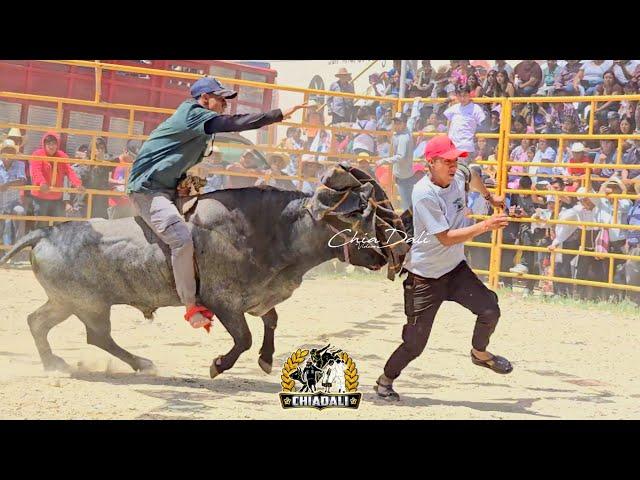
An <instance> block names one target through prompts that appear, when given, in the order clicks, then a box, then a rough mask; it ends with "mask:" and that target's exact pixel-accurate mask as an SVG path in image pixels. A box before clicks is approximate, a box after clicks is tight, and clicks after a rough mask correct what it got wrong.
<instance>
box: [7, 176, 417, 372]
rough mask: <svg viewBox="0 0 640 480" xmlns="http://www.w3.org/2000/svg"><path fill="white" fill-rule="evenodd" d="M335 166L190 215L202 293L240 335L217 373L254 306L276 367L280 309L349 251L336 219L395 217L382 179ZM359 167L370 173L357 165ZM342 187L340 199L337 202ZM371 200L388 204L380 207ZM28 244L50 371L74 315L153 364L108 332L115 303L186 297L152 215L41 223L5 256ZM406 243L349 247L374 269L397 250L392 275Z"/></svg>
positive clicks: (115, 349) (240, 348) (38, 325)
mask: <svg viewBox="0 0 640 480" xmlns="http://www.w3.org/2000/svg"><path fill="white" fill-rule="evenodd" d="M349 170H350V169H349ZM332 172H333V174H330V175H328V176H327V177H326V178H325V183H324V185H322V186H321V187H320V188H319V189H318V190H317V191H316V192H315V194H314V195H313V196H308V195H305V194H303V193H302V192H298V191H283V190H279V189H276V188H273V187H253V188H243V189H234V190H222V191H216V192H213V193H210V194H206V195H202V196H200V197H199V201H198V203H197V204H196V206H195V209H194V210H193V211H192V213H191V214H190V216H189V217H188V223H189V225H190V228H191V231H192V235H193V240H194V246H195V255H196V259H197V266H198V271H199V282H198V301H199V302H200V303H201V304H202V305H205V306H206V307H207V308H209V309H211V310H212V311H213V312H215V313H216V315H217V317H218V318H219V319H220V322H221V323H222V325H224V327H225V328H226V329H227V331H228V332H229V334H230V335H231V336H232V337H233V341H234V345H233V348H232V349H231V350H230V351H229V352H227V353H226V354H225V355H223V356H220V357H218V358H217V359H215V360H214V361H213V362H212V365H211V368H210V374H211V377H212V378H213V377H215V376H216V375H218V374H219V373H221V372H223V371H225V370H228V369H229V368H231V367H232V366H233V365H234V364H235V362H236V360H237V359H238V357H239V356H240V354H241V353H242V352H244V351H246V350H248V349H249V348H250V346H251V333H250V331H249V328H248V327H247V321H246V319H245V316H244V314H245V313H249V314H251V315H255V316H261V317H262V320H263V322H264V340H263V344H262V348H261V349H260V354H259V364H260V367H261V368H262V369H263V370H264V371H265V372H267V373H269V372H270V371H271V366H272V362H273V353H274V331H275V328H276V324H277V319H278V316H277V314H276V311H275V309H274V307H275V306H276V305H277V304H279V303H280V302H282V301H284V300H286V299H287V298H289V297H290V296H291V295H292V293H293V291H294V290H295V289H296V288H297V287H298V286H299V285H300V283H301V282H302V276H303V275H304V273H305V272H307V271H308V270H309V269H311V268H312V267H314V266H316V265H319V264H320V263H323V262H325V261H327V260H330V259H332V258H339V259H340V260H342V261H344V260H345V258H344V255H345V251H344V249H343V248H332V247H330V246H329V245H328V241H329V239H330V238H331V237H333V236H334V235H335V233H334V229H335V228H338V229H342V228H346V227H351V228H354V230H355V229H358V230H359V231H360V232H362V231H363V229H364V231H366V230H367V229H369V230H371V226H372V225H374V227H373V228H374V229H375V223H372V222H371V219H372V218H374V217H375V218H376V219H377V220H376V221H377V222H378V223H380V213H381V212H386V214H387V215H388V211H387V210H386V209H385V208H384V205H383V204H384V202H387V201H388V200H387V199H386V196H384V193H383V191H382V189H381V188H380V187H379V186H378V185H377V184H374V182H364V181H358V182H357V186H356V183H354V181H353V180H354V178H355V177H354V176H353V175H352V174H351V173H348V171H347V167H342V166H341V167H337V168H334V169H333V170H332ZM352 173H353V174H354V175H356V177H360V178H365V179H366V178H367V177H366V175H365V174H363V173H362V172H361V171H359V170H352ZM338 197H339V198H340V201H334V200H335V199H336V198H338ZM376 202H380V204H382V205H377V204H376ZM372 205H374V206H376V205H377V206H379V208H377V209H376V208H373V212H372ZM376 211H377V213H378V215H376ZM382 216H384V215H382ZM393 220H394V221H395V219H393ZM390 223H393V222H391V220H390ZM330 225H333V228H332V227H331V226H330ZM396 226H397V224H396ZM400 228H402V227H401V226H400ZM378 230H379V229H378ZM367 233H369V234H371V233H373V234H374V235H376V234H379V231H374V232H372V231H369V232H367ZM360 236H361V235H360ZM27 246H30V247H32V251H31V264H32V268H33V272H34V274H35V276H36V278H37V279H38V281H39V282H40V284H41V285H42V287H43V288H44V290H45V292H46V294H47V296H48V301H47V302H46V303H45V304H44V305H42V306H41V307H40V308H38V309H37V310H36V311H35V312H33V313H31V314H30V315H29V316H28V323H29V328H30V329H31V333H32V335H33V338H34V340H35V344H36V347H37V349H38V353H39V354H40V358H41V360H42V363H43V365H44V367H45V369H47V370H52V369H63V370H67V369H68V368H69V367H68V365H67V364H66V362H65V361H64V360H63V359H62V358H60V357H58V356H56V355H54V354H53V352H52V351H51V346H50V345H49V342H48V341H47V334H48V333H49V331H50V330H51V329H52V328H53V327H54V326H56V325H58V324H59V323H61V322H63V321H64V320H65V319H66V318H68V317H69V316H70V315H76V316H77V317H78V318H79V319H80V320H81V321H82V323H84V325H85V327H86V331H87V342H88V343H89V344H91V345H95V346H97V347H100V348H102V349H103V350H106V351H107V352H109V353H111V354H112V355H114V356H116V357H117V358H119V359H121V360H122V361H124V362H126V363H128V364H129V365H130V366H131V367H132V368H133V369H134V370H136V371H154V370H155V367H154V365H153V363H152V362H151V361H150V360H147V359H145V358H141V357H138V356H136V355H133V354H132V353H129V352H128V351H126V350H125V349H123V348H122V347H120V346H119V345H118V344H117V343H116V342H115V341H114V339H113V338H112V336H111V320H110V309H111V306H112V305H131V306H133V307H135V308H137V309H139V310H141V311H142V312H143V314H144V315H145V317H147V318H151V317H152V315H153V312H154V311H155V310H156V309H157V308H159V307H165V306H179V305H181V302H180V299H179V298H178V295H177V293H176V290H175V283H174V281H173V275H172V270H171V265H170V258H171V257H170V252H169V249H168V248H167V247H166V246H165V245H164V244H163V243H162V242H160V241H159V239H158V238H157V237H156V236H155V234H153V232H152V231H151V230H150V229H149V228H148V227H147V225H145V224H144V222H142V221H141V220H140V219H139V218H124V219H119V220H98V219H94V220H90V221H86V222H66V223H62V224H59V225H56V226H53V227H48V228H45V229H39V230H36V231H33V232H31V233H30V234H28V235H26V236H25V237H23V238H22V239H21V240H20V241H19V242H18V243H17V244H16V245H15V246H14V247H13V249H12V250H11V251H10V252H8V253H7V255H5V256H4V257H3V258H2V259H1V260H0V263H3V262H5V261H6V260H8V259H9V258H11V257H12V256H13V255H14V254H16V253H17V252H19V251H20V250H22V249H23V248H25V247H27ZM401 247H402V248H401V249H400V255H396V256H395V257H394V256H393V255H390V251H389V250H387V251H385V250H384V249H383V250H375V249H371V248H360V249H359V248H357V246H356V245H355V244H351V245H349V247H348V252H346V253H348V256H349V261H350V263H351V264H353V265H358V266H362V267H366V268H369V269H373V270H376V269H380V268H381V267H382V266H383V265H385V264H386V263H387V260H389V267H390V277H391V278H392V277H393V273H394V272H395V271H397V269H398V268H399V265H400V264H401V262H402V258H403V257H404V254H405V253H406V250H407V249H408V247H407V248H406V249H405V248H404V247H406V244H404V243H402V244H401ZM395 253H397V251H396V252H395ZM398 257H400V258H398ZM391 269H394V270H391ZM176 321H180V319H176ZM214 326H215V325H214ZM186 327H187V325H186V322H185V328H186Z"/></svg>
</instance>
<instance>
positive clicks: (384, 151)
mask: <svg viewBox="0 0 640 480" xmlns="http://www.w3.org/2000/svg"><path fill="white" fill-rule="evenodd" d="M376 153H377V155H378V156H379V157H388V156H390V155H391V142H389V137H387V136H386V135H381V136H379V137H378V146H377V150H376Z"/></svg>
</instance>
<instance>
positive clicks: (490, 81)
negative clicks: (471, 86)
mask: <svg viewBox="0 0 640 480" xmlns="http://www.w3.org/2000/svg"><path fill="white" fill-rule="evenodd" d="M497 73H498V72H497V71H496V70H489V71H488V72H487V78H485V80H484V85H483V86H482V96H484V97H496V96H497V95H496V86H497V80H496V74H497Z"/></svg>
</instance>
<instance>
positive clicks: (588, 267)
mask: <svg viewBox="0 0 640 480" xmlns="http://www.w3.org/2000/svg"><path fill="white" fill-rule="evenodd" d="M578 193H581V194H584V193H593V191H590V190H587V189H586V188H584V187H581V188H580V189H578ZM578 201H579V202H580V203H579V204H578V205H576V206H575V207H573V208H570V209H567V210H564V211H563V212H561V214H560V220H569V221H575V222H581V223H586V222H595V204H594V202H593V200H592V199H591V198H588V197H585V196H580V197H578ZM584 229H585V230H586V233H587V234H586V237H585V245H584V246H583V247H584V250H585V251H587V252H595V245H596V237H597V234H598V228H597V227H589V226H587V227H584ZM576 231H578V227H577V226H576V225H557V226H556V238H555V239H554V240H553V242H552V243H551V245H550V246H549V249H550V250H551V251H553V250H555V248H557V247H558V246H559V245H562V244H563V242H566V241H567V240H568V239H570V238H572V235H573V234H574V233H575V232H576ZM579 246H580V245H579V244H578V247H579ZM562 248H567V249H569V247H568V246H565V245H562ZM571 249H572V250H577V248H575V247H573V248H571ZM565 255H566V254H562V260H563V262H562V263H563V264H564V263H565V258H564V257H565ZM566 256H567V257H571V260H572V259H573V256H572V255H566ZM571 260H569V265H570V262H571ZM604 267H605V265H604V262H602V261H601V260H597V259H596V258H595V257H592V256H586V255H579V256H578V263H577V268H576V278H578V279H586V278H588V279H589V280H592V281H596V282H598V281H600V282H602V281H604V282H606V281H607V278H606V271H605V268H604ZM569 268H570V267H569ZM564 270H565V274H566V273H567V272H566V268H565V269H564ZM577 290H578V293H579V296H580V298H581V299H583V300H587V299H589V298H594V297H599V298H600V299H604V298H603V297H604V294H603V289H602V288H601V287H595V288H592V287H587V288H583V287H579V288H577Z"/></svg>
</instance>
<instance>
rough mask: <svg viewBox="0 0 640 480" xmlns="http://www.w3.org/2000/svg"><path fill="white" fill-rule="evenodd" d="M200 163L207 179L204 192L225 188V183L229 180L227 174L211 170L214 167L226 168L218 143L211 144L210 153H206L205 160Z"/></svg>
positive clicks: (218, 168)
mask: <svg viewBox="0 0 640 480" xmlns="http://www.w3.org/2000/svg"><path fill="white" fill-rule="evenodd" d="M200 165H201V168H202V169H203V170H204V175H205V178H206V180H207V184H206V185H205V186H204V189H203V193H210V192H215V191H216V190H222V189H224V186H225V183H226V182H227V176H226V175H220V174H219V173H212V172H211V170H213V169H217V170H220V169H224V168H225V163H224V159H223V157H222V151H221V150H220V149H219V148H218V147H217V146H216V145H211V151H210V153H209V155H205V160H203V161H202V163H201V164H200Z"/></svg>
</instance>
